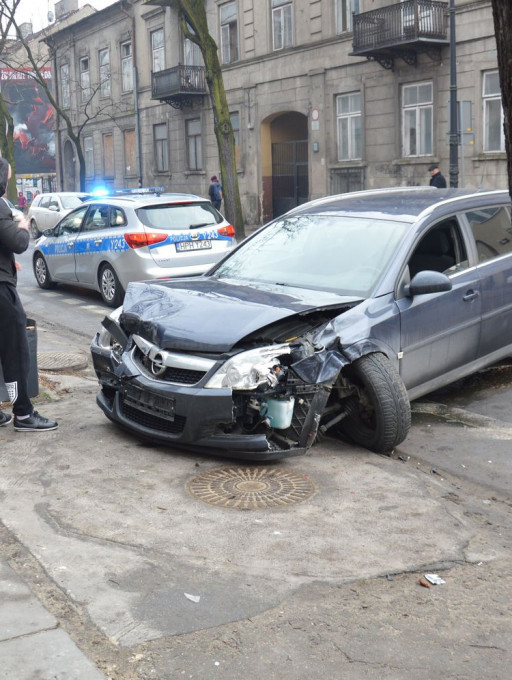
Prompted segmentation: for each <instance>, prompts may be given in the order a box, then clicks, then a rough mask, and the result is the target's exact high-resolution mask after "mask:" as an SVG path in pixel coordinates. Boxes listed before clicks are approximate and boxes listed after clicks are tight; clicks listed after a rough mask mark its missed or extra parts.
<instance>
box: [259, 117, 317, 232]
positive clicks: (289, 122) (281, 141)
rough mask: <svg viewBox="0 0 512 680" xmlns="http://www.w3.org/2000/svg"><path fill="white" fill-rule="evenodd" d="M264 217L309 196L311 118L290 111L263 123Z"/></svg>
mask: <svg viewBox="0 0 512 680" xmlns="http://www.w3.org/2000/svg"><path fill="white" fill-rule="evenodd" d="M261 139H262V169H263V206H262V207H263V213H264V215H263V217H264V219H269V218H270V217H278V216H279V215H282V214H283V213H285V212H287V211H288V210H291V208H294V207H295V206H296V205H300V204H301V203H305V202H306V201H307V200H308V197H309V173H308V146H309V145H308V119H307V117H306V116H304V115H303V114H302V113H298V112H296V111H290V112H287V113H279V114H274V115H273V116H269V118H267V119H266V120H265V121H263V123H262V134H261Z"/></svg>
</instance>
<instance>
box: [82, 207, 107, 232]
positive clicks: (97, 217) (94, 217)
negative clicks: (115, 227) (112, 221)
mask: <svg viewBox="0 0 512 680" xmlns="http://www.w3.org/2000/svg"><path fill="white" fill-rule="evenodd" d="M108 226H109V221H108V206H106V205H93V206H91V207H90V208H89V212H88V213H87V217H86V219H85V222H84V229H83V230H84V231H98V230H100V229H106V228H107V227H108Z"/></svg>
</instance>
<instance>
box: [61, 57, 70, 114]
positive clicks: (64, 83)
mask: <svg viewBox="0 0 512 680" xmlns="http://www.w3.org/2000/svg"><path fill="white" fill-rule="evenodd" d="M70 96H71V90H70V87H69V64H61V67H60V104H61V106H62V108H63V109H67V108H68V107H69V105H70V101H71V99H70Z"/></svg>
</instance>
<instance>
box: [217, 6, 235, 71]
mask: <svg viewBox="0 0 512 680" xmlns="http://www.w3.org/2000/svg"><path fill="white" fill-rule="evenodd" d="M219 13H220V54H221V59H222V63H223V64H230V63H231V62H233V61H238V18H237V10H236V2H228V3H226V4H225V5H221V6H220V8H219Z"/></svg>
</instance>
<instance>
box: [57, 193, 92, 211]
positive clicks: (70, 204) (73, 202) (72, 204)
mask: <svg viewBox="0 0 512 680" xmlns="http://www.w3.org/2000/svg"><path fill="white" fill-rule="evenodd" d="M88 198H89V196H61V197H60V200H61V202H62V207H63V208H64V209H65V210H72V209H73V208H78V206H79V205H81V204H82V203H83V202H84V201H86V200H87V199H88Z"/></svg>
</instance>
